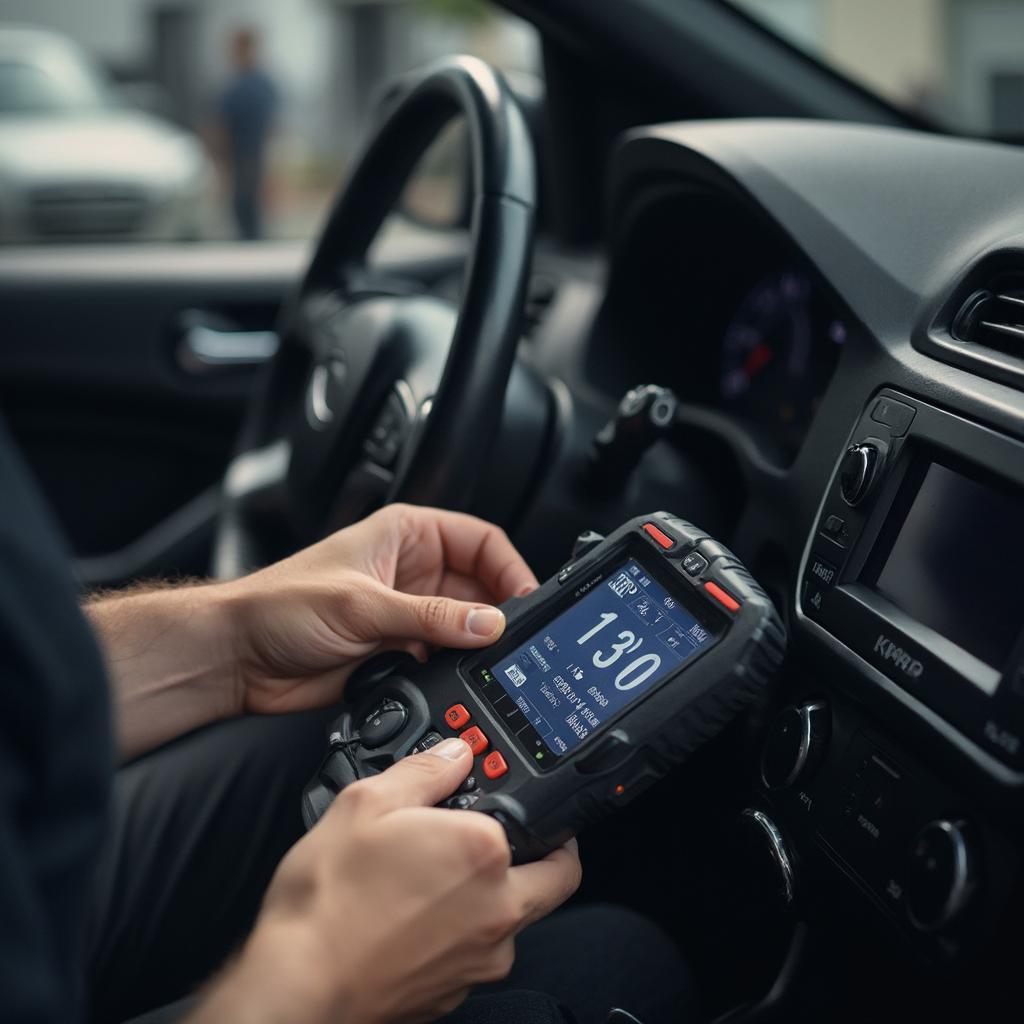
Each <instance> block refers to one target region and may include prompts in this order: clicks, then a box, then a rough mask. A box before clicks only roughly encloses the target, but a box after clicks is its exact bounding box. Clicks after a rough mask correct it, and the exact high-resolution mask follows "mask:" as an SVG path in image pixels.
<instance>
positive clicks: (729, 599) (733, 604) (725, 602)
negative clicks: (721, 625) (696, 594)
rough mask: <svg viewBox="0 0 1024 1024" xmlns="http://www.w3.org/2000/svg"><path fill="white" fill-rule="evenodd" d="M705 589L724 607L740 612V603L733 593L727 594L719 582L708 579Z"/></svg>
mask: <svg viewBox="0 0 1024 1024" xmlns="http://www.w3.org/2000/svg"><path fill="white" fill-rule="evenodd" d="M704 589H705V590H706V591H707V592H708V593H709V594H710V595H711V596H712V597H713V598H714V599H715V600H716V601H717V602H718V603H719V604H720V605H722V606H723V607H725V608H728V609H729V611H731V612H738V611H739V610H740V603H739V601H737V600H736V598H735V597H733V596H732V594H727V593H726V592H725V591H724V590H723V589H722V588H721V587H720V586H719V585H718V584H717V583H712V582H711V580H708V581H707V583H705V584H704Z"/></svg>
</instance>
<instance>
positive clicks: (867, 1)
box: [725, 0, 1024, 137]
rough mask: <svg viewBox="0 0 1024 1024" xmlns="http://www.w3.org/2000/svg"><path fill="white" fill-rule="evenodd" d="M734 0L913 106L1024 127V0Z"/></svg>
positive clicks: (1022, 131)
mask: <svg viewBox="0 0 1024 1024" xmlns="http://www.w3.org/2000/svg"><path fill="white" fill-rule="evenodd" d="M725 2H728V3H730V4H732V6H734V7H736V8H739V9H740V10H742V11H743V12H744V13H746V14H748V15H750V16H751V17H752V18H753V19H754V20H756V21H758V22H760V23H761V24H762V25H764V26H765V27H766V28H768V29H770V30H771V31H772V32H774V33H775V34H777V35H779V36H781V37H782V38H783V39H785V40H786V41H787V42H789V43H791V44H792V45H794V46H796V47H798V48H799V49H801V50H803V51H804V52H806V53H808V54H809V55H810V56H812V57H814V58H815V59H816V60H818V61H820V62H821V63H823V64H826V65H828V66H829V67H831V68H833V69H834V70H835V71H838V72H839V73H840V74H842V75H844V76H846V77H848V78H850V79H852V80H853V81H855V82H857V83H858V84H860V85H863V86H865V87H866V88H868V89H869V90H871V91H872V92H875V93H877V94H878V95H879V96H881V97H882V98H884V99H886V100H888V101H889V102H890V103H892V104H894V105H895V106H897V107H900V108H902V109H903V110H906V111H907V112H909V113H912V114H915V115H917V116H919V117H923V118H925V119H927V120H929V121H932V122H934V123H936V124H940V125H943V126H945V127H947V128H951V129H954V130H958V131H964V132H969V133H972V134H985V135H1000V136H1014V137H1015V136H1021V135H1024V47H1022V46H1021V40H1022V39H1024V3H1018V2H1007V0H725Z"/></svg>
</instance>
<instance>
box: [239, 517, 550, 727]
mask: <svg viewBox="0 0 1024 1024" xmlns="http://www.w3.org/2000/svg"><path fill="white" fill-rule="evenodd" d="M536 586H537V579H536V577H535V576H534V575H533V573H532V572H531V571H530V569H529V567H528V566H527V564H526V563H525V562H524V561H523V558H522V556H521V555H520V554H519V552H518V551H516V549H515V548H514V547H513V545H512V543H511V541H510V540H509V539H508V537H507V536H506V535H505V533H504V531H502V530H501V529H499V528H498V527H497V526H493V525H491V524H490V523H485V522H484V521H483V520H481V519H476V518H474V517H473V516H467V515H461V514H459V513H456V512H445V511H442V510H440V509H432V508H419V507H416V506H412V505H389V506H388V507H387V508H384V509H382V510H381V511H380V512H377V513H375V514H374V515H372V516H369V517H368V518H367V519H364V520H363V521H362V522H360V523H357V524H356V525H355V526H350V527H348V528H347V529H344V530H339V531H338V532H337V533H335V534H333V535H332V536H330V537H328V538H327V539H326V540H323V541H321V542H320V543H319V544H314V545H313V546H312V547H309V548H306V549H305V550H304V551H300V552H299V553H298V554H296V555H293V556H292V557H291V558H286V559H285V560H284V561H282V562H278V563H277V564H276V565H272V566H270V567H269V568H267V569H264V570H262V571H260V572H257V573H254V574H253V575H252V576H248V577H246V578H245V579H242V580H237V581H235V582H234V583H232V584H229V585H227V591H226V592H228V593H229V601H230V603H231V605H232V607H233V609H234V611H233V615H232V618H233V621H234V622H235V627H234V634H235V636H236V652H237V667H238V674H237V682H238V687H239V690H238V710H239V711H240V712H241V711H255V712H258V713H261V714H267V713H273V714H277V713H281V712H285V711H300V710H305V709H307V708H314V707H321V706H323V705H326V704H330V703H333V702H334V701H336V700H338V698H339V697H340V696H341V692H342V689H343V687H344V685H345V681H346V680H347V679H348V677H349V675H350V674H351V673H352V670H353V669H354V668H355V667H356V666H357V665H358V664H359V663H360V662H361V661H362V660H363V659H365V658H366V657H368V656H369V655H371V654H374V653H376V652H377V651H380V650H387V649H394V648H404V649H407V650H412V651H413V652H414V653H417V654H424V653H425V651H426V648H427V647H431V646H437V647H465V648H471V647H483V646H485V645H486V644H489V643H493V642H494V641H495V640H497V639H498V637H499V636H501V634H502V632H503V630H504V628H505V617H504V616H503V615H502V613H501V612H500V611H499V610H498V609H497V608H494V607H493V604H496V603H499V602H501V601H504V600H506V599H507V598H509V597H513V596H515V595H521V594H526V593H529V592H530V591H531V590H533V589H534V588H535V587H536Z"/></svg>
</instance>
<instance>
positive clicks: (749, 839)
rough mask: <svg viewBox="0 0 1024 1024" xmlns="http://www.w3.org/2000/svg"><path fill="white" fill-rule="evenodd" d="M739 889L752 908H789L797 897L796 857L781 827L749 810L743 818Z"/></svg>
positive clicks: (755, 809) (738, 865) (740, 833)
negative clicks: (794, 857)
mask: <svg viewBox="0 0 1024 1024" xmlns="http://www.w3.org/2000/svg"><path fill="white" fill-rule="evenodd" d="M737 840H738V841H737V845H736V851H735V852H736V854H737V855H738V856H737V863H736V878H737V886H738V887H739V889H740V890H741V893H742V898H743V901H744V903H745V904H747V905H748V906H754V905H757V906H760V907H763V908H765V909H769V908H775V909H778V908H779V907H780V906H781V907H788V906H789V905H790V904H791V903H792V902H793V899H794V897H795V895H796V877H795V873H794V864H793V855H792V853H791V852H790V849H789V846H788V845H787V843H786V840H785V838H784V837H783V835H782V831H781V830H780V829H779V827H778V825H776V824H775V822H774V821H772V819H771V818H769V817H768V815H767V814H765V813H764V811H759V810H757V808H754V807H748V808H747V809H746V810H745V811H743V813H742V814H741V815H740V817H739V822H738V834H737Z"/></svg>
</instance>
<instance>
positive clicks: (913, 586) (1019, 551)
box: [866, 462, 1024, 670]
mask: <svg viewBox="0 0 1024 1024" xmlns="http://www.w3.org/2000/svg"><path fill="white" fill-rule="evenodd" d="M922 470H923V472H922ZM918 481H919V485H918V486H917V489H916V493H915V492H914V487H915V484H917V482H918ZM903 487H904V492H907V491H909V493H908V494H906V498H907V499H909V508H907V512H906V517H905V518H904V519H903V522H902V525H900V526H899V527H898V530H897V532H896V534H895V537H894V538H893V539H892V542H891V546H890V547H889V549H888V553H886V552H885V549H884V547H883V549H882V551H881V552H880V554H881V556H882V557H881V558H876V559H874V560H873V561H874V565H875V566H876V567H877V574H876V576H875V579H874V581H873V583H874V587H875V589H876V590H877V591H878V592H879V593H881V594H882V595H883V596H884V597H886V598H888V599H889V600H890V601H892V603H893V604H895V605H896V606H897V607H899V608H901V609H902V610H903V611H904V612H906V613H907V614H908V615H909V616H911V618H913V619H916V620H917V621H918V622H920V623H922V624H923V625H925V626H929V627H930V628H931V629H933V630H935V631H936V632H937V633H939V634H941V635H942V636H944V637H946V638H947V639H949V640H951V641H952V642H953V643H955V644H957V645H958V646H959V647H962V648H963V649H964V650H965V651H967V652H969V653H970V654H973V655H974V656H975V657H976V658H978V659H980V660H981V661H983V662H985V663H986V664H987V665H990V666H992V667H993V668H995V669H997V670H1001V669H1002V667H1003V665H1004V663H1005V661H1006V658H1007V656H1008V655H1009V653H1010V650H1011V648H1012V646H1013V643H1014V641H1015V640H1016V638H1017V636H1018V634H1019V633H1020V632H1021V627H1022V625H1024V621H1022V615H1021V598H1020V593H1021V586H1022V584H1024V544H1022V536H1021V535H1022V530H1024V495H1022V494H1021V493H1019V492H1017V493H1014V492H1011V491H1010V490H1008V489H1007V490H1003V489H1001V488H999V487H998V486H997V485H996V484H994V483H993V484H992V485H989V484H983V483H980V482H978V481H977V480H974V479H971V478H969V477H966V476H963V475H962V474H961V473H959V472H956V471H955V470H952V469H949V468H948V467H947V466H944V465H941V464H939V463H936V462H927V463H922V464H921V465H919V466H916V467H912V468H911V470H910V472H909V473H908V478H907V481H906V482H905V483H904V485H903ZM903 498H904V494H901V495H900V498H898V499H897V504H899V503H900V500H901V499H903ZM903 507H906V503H905V504H904V505H903ZM879 562H881V564H880V566H879ZM866 582H869V583H870V582H872V581H871V580H870V579H869V580H867V581H866Z"/></svg>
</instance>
